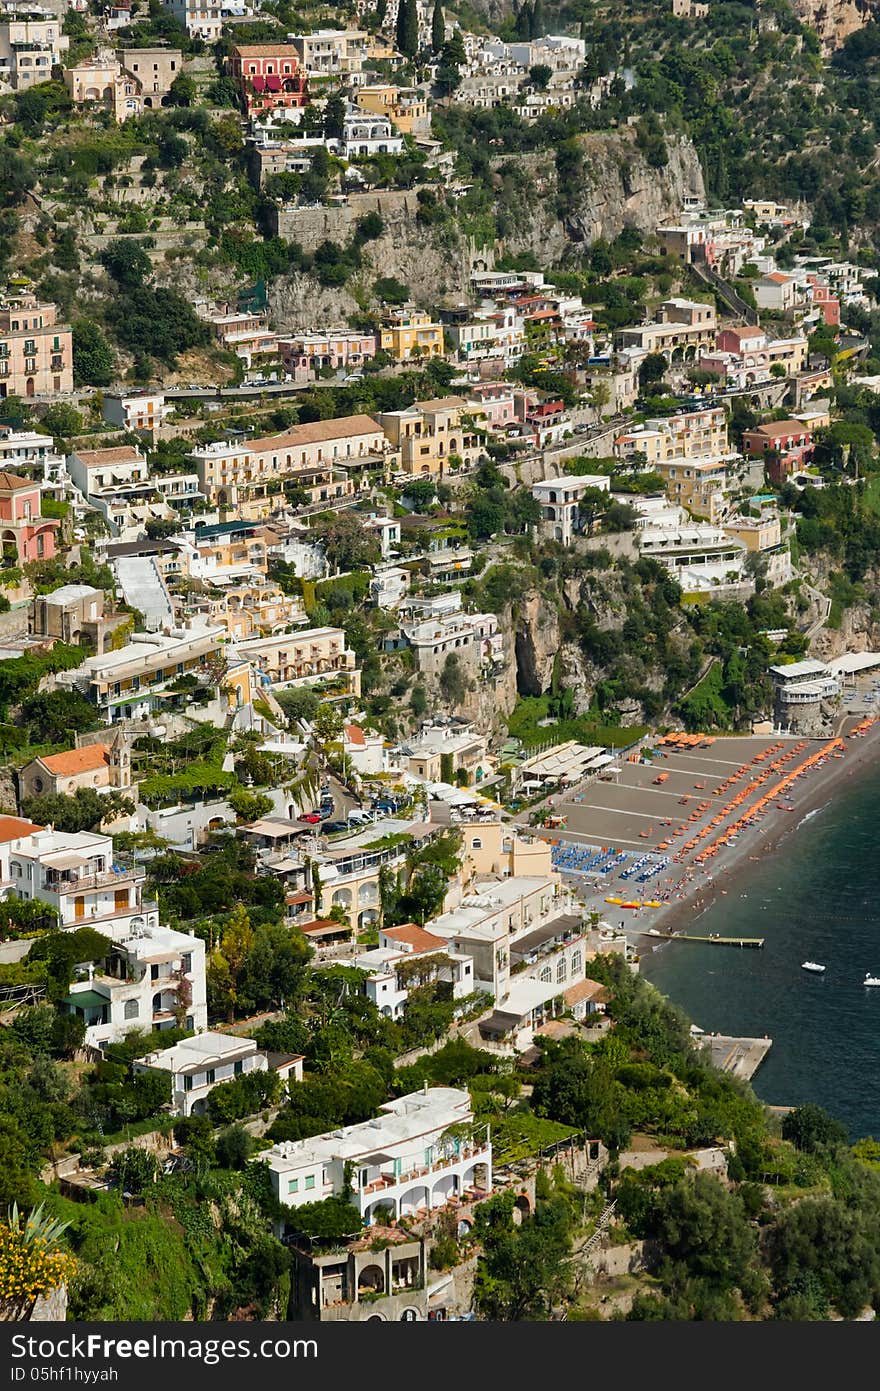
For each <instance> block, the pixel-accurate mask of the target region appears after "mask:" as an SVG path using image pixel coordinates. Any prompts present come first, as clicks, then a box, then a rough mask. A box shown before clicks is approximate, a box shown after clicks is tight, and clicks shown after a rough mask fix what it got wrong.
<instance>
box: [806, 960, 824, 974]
mask: <svg viewBox="0 0 880 1391" xmlns="http://www.w3.org/2000/svg"><path fill="white" fill-rule="evenodd" d="M801 970H802V971H814V972H815V973H816V975H819V976H821V974H822V972H823V971H824V970H825V967H824V966H820V965H819V963H818V961H802V962H801Z"/></svg>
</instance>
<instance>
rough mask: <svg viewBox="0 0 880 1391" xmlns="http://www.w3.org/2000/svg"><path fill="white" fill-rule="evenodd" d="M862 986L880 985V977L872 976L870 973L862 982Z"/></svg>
mask: <svg viewBox="0 0 880 1391" xmlns="http://www.w3.org/2000/svg"><path fill="white" fill-rule="evenodd" d="M862 985H880V976H872V975H871V972H870V971H868V972H867V973H866V975H865V979H864V980H863V981H862Z"/></svg>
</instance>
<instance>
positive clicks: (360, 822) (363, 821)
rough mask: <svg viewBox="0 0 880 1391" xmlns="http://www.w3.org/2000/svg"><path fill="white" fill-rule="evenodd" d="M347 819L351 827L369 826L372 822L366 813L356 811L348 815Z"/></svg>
mask: <svg viewBox="0 0 880 1391" xmlns="http://www.w3.org/2000/svg"><path fill="white" fill-rule="evenodd" d="M348 819H349V821H350V822H351V824H352V825H353V826H370V825H371V824H372V821H373V818H372V816H371V815H370V813H369V812H368V811H358V810H357V809H355V810H354V811H350V812H349V813H348Z"/></svg>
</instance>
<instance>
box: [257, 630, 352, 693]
mask: <svg viewBox="0 0 880 1391" xmlns="http://www.w3.org/2000/svg"><path fill="white" fill-rule="evenodd" d="M238 651H239V654H240V655H241V656H242V657H244V658H245V659H247V660H248V661H249V662H251V664H252V665H253V668H254V670H255V671H256V672H257V675H258V679H259V680H260V681H261V683H262V684H263V685H264V686H315V685H317V686H325V685H326V686H330V687H335V686H336V685H339V686H340V688H341V689H342V691H343V693H345V694H351V695H360V684H361V673H360V670H359V668H358V665H357V658H356V656H355V654H354V652H352V651H351V650H350V649H349V648H347V647H346V645H345V633H344V632H343V630H342V629H341V628H304V629H300V630H298V631H296V632H294V633H286V634H280V635H278V636H277V637H271V638H261V639H258V640H256V641H247V642H241V643H239V644H238Z"/></svg>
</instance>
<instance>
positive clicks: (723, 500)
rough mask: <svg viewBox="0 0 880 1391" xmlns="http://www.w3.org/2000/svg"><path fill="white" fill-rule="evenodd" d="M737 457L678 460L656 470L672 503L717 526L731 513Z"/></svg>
mask: <svg viewBox="0 0 880 1391" xmlns="http://www.w3.org/2000/svg"><path fill="white" fill-rule="evenodd" d="M738 457H739V456H738V455H736V454H727V455H722V456H721V457H720V458H715V459H686V458H683V457H679V458H676V459H670V460H669V461H665V460H664V461H663V462H662V463H660V462H658V463H657V464H656V465H655V468H656V471H657V472H658V473H659V474H660V476H661V477H662V478H663V480H664V482H665V484H666V494H667V497H669V499H670V501H672V502H677V503H678V504H679V505H680V506H681V507H686V508H687V510H688V511H689V512H691V513H692V514H693V515H694V516H695V517H705V518H706V520H707V521H710V522H712V523H713V524H715V523H717V522H719V521H721V519H722V518H723V517H724V516H725V515H726V513H727V511H728V508H729V501H728V494H729V491H730V485H731V478H732V473H733V464H734V462H735V460H736V459H738Z"/></svg>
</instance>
